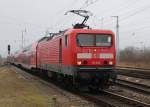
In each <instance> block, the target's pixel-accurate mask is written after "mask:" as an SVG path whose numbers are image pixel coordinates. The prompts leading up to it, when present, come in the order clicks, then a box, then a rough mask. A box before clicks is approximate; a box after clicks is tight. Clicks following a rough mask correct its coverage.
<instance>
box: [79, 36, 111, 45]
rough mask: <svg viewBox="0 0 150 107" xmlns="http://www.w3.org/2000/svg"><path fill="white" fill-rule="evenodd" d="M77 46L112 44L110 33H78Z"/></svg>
mask: <svg viewBox="0 0 150 107" xmlns="http://www.w3.org/2000/svg"><path fill="white" fill-rule="evenodd" d="M77 45H78V46H101V47H107V46H108V47H109V46H111V45H112V35H109V34H78V35H77Z"/></svg>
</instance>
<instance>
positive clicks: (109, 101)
mask: <svg viewBox="0 0 150 107" xmlns="http://www.w3.org/2000/svg"><path fill="white" fill-rule="evenodd" d="M81 95H82V96H84V98H85V99H87V100H90V101H93V102H95V103H99V104H103V105H105V106H104V107H150V104H147V103H144V102H141V101H138V100H135V99H131V98H128V97H125V96H122V95H120V94H116V93H113V92H110V91H103V92H102V93H101V94H99V95H93V94H85V93H82V94H81Z"/></svg>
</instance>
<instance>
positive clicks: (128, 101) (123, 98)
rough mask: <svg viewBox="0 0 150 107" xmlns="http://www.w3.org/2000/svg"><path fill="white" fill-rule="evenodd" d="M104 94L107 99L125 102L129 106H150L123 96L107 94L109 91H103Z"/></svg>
mask: <svg viewBox="0 0 150 107" xmlns="http://www.w3.org/2000/svg"><path fill="white" fill-rule="evenodd" d="M104 93H105V94H106V95H108V96H109V97H112V98H114V99H117V100H119V101H121V102H125V103H127V104H131V105H133V106H134V107H150V104H147V103H144V102H141V101H138V100H135V99H132V98H128V97H125V96H123V95H120V94H116V93H113V92H109V91H104Z"/></svg>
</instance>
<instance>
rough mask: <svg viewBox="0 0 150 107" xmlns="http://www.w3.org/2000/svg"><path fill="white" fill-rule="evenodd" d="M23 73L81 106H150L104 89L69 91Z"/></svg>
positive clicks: (24, 74) (23, 73)
mask: <svg viewBox="0 0 150 107" xmlns="http://www.w3.org/2000/svg"><path fill="white" fill-rule="evenodd" d="M21 74H22V75H23V76H24V77H25V78H27V79H38V81H39V82H42V83H43V84H45V85H48V86H49V87H51V88H53V89H55V90H56V91H58V92H59V93H61V94H62V95H64V96H66V97H68V98H69V99H70V101H74V102H80V104H81V105H83V106H81V107H99V106H101V107H122V106H124V107H150V104H146V103H143V102H140V101H137V100H134V99H131V98H127V97H124V96H122V95H118V94H116V93H112V92H109V91H104V92H102V93H101V94H97V95H95V94H91V93H86V92H71V93H70V92H69V91H66V90H64V89H62V88H60V87H57V86H56V85H55V84H51V83H49V81H45V80H43V79H41V78H39V77H37V76H34V77H33V76H32V75H31V74H29V73H27V72H23V71H21ZM78 97H80V98H81V99H80V98H78ZM82 99H86V100H87V101H90V102H93V103H94V105H92V104H91V103H89V102H85V101H83V100H82ZM90 105H91V106H90Z"/></svg>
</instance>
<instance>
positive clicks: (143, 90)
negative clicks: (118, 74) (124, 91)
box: [116, 79, 150, 95]
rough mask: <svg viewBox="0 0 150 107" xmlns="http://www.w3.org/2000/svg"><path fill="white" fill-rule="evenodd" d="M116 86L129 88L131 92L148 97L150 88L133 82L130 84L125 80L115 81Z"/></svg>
mask: <svg viewBox="0 0 150 107" xmlns="http://www.w3.org/2000/svg"><path fill="white" fill-rule="evenodd" d="M116 84H117V85H119V86H122V87H126V88H129V89H131V90H134V91H137V92H141V93H142V94H146V95H150V86H148V85H144V84H139V83H135V82H130V81H126V80H121V79H117V81H116Z"/></svg>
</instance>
